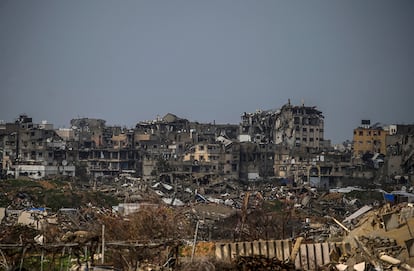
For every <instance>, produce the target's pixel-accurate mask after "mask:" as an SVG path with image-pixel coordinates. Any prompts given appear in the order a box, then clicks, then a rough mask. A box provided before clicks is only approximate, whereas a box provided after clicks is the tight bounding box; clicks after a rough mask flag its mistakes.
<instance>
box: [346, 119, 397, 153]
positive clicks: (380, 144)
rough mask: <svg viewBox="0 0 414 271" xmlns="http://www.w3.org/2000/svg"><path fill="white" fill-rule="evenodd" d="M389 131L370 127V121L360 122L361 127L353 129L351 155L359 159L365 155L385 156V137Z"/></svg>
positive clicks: (378, 127)
mask: <svg viewBox="0 0 414 271" xmlns="http://www.w3.org/2000/svg"><path fill="white" fill-rule="evenodd" d="M388 133H389V131H388V130H386V129H384V128H383V127H381V126H378V125H373V126H371V122H370V120H362V121H361V126H359V127H358V128H356V129H354V135H353V155H354V157H355V158H361V157H362V156H363V155H364V154H365V153H371V154H374V153H381V154H384V155H386V154H387V148H386V140H385V139H386V137H387V135H388Z"/></svg>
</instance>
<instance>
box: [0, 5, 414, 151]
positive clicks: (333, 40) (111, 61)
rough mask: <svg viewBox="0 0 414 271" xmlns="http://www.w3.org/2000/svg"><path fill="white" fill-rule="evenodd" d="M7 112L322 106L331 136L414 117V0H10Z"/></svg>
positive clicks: (3, 10)
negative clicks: (368, 121) (367, 124)
mask: <svg viewBox="0 0 414 271" xmlns="http://www.w3.org/2000/svg"><path fill="white" fill-rule="evenodd" d="M0 90H1V93H0V94H1V96H0V119H3V120H5V121H14V120H15V118H16V117H17V116H18V115H19V114H20V113H26V114H29V115H31V116H32V117H33V119H34V120H35V121H36V122H40V121H41V120H43V119H45V120H48V121H49V122H52V123H54V124H55V127H64V126H66V127H68V126H69V122H70V120H71V119H72V118H76V117H91V118H102V119H105V120H107V123H108V124H110V125H112V124H116V125H126V126H127V127H132V126H134V125H135V124H136V122H138V121H141V120H148V119H154V118H156V116H157V115H160V116H163V115H165V114H166V113H168V112H171V113H174V114H176V115H178V116H180V117H184V118H187V119H189V120H193V121H199V122H213V121H216V123H234V124H238V123H239V122H240V116H241V114H242V113H243V112H254V111H256V109H263V110H267V109H276V108H280V107H281V106H282V105H283V104H285V103H286V102H287V101H288V99H289V98H290V99H291V101H292V103H294V104H297V105H299V104H301V101H302V99H303V100H304V102H305V105H309V106H317V108H318V109H320V110H321V111H322V112H323V114H324V115H325V131H326V132H325V138H326V139H331V140H332V141H333V142H334V143H338V142H342V141H343V140H345V139H352V130H353V129H354V128H355V127H357V126H358V125H359V124H360V120H361V119H371V122H374V123H375V122H381V123H384V124H391V123H406V124H412V123H414V117H413V116H414V114H413V113H414V110H413V108H414V106H413V103H414V1H411V0H407V1H399V0H396V1H391V0H390V1H388V0H387V1H381V0H372V1H371V0H368V1H360V0H350V1H331V0H326V1H315V0H312V1H296V0H292V1H290V0H289V1H288V0H285V1H279V0H251V1H244V0H237V1H231V0H204V1H197V0H188V1H185V0H183V1H181V0H174V1H172V0H165V1H164V0H160V1H158V0H148V1H138V0H133V1H126V0H120V1H113V0H110V1H107V0H70V1H55V0H50V1H46V0H36V1H19V0H10V1H9V0H1V1H0Z"/></svg>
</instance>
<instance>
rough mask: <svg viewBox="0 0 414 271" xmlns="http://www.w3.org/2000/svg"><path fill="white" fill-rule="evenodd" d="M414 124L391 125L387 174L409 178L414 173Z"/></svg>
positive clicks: (399, 177)
mask: <svg viewBox="0 0 414 271" xmlns="http://www.w3.org/2000/svg"><path fill="white" fill-rule="evenodd" d="M413 145H414V125H391V126H390V134H389V135H388V136H387V137H386V146H387V156H386V159H385V168H386V171H387V172H386V175H387V176H389V177H390V178H397V179H401V178H403V179H405V180H407V179H408V176H409V175H412V174H413V173H414V149H413Z"/></svg>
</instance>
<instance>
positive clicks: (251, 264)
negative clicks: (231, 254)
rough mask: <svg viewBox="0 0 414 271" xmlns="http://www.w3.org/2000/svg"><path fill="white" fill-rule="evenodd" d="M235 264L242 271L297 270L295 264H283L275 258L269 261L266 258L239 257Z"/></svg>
mask: <svg viewBox="0 0 414 271" xmlns="http://www.w3.org/2000/svg"><path fill="white" fill-rule="evenodd" d="M235 263H236V266H237V270H240V271H256V270H257V271H265V270H286V271H288V270H296V268H295V265H294V264H293V263H289V262H283V261H280V260H279V259H277V258H275V257H274V258H270V259H269V258H267V257H264V256H239V257H237V259H236V260H235Z"/></svg>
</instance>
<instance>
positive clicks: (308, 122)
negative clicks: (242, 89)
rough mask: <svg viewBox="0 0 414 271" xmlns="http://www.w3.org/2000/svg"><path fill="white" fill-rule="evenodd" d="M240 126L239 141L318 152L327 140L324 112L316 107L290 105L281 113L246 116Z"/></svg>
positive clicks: (248, 114) (278, 111) (280, 111)
mask: <svg viewBox="0 0 414 271" xmlns="http://www.w3.org/2000/svg"><path fill="white" fill-rule="evenodd" d="M240 126H241V127H240V141H252V142H258V143H259V142H261V143H274V144H277V145H285V146H288V147H290V148H294V147H296V148H309V149H315V150H318V149H320V148H321V146H322V145H321V144H322V142H323V138H324V137H323V134H324V116H323V115H322V112H321V111H319V110H317V109H316V107H314V106H313V107H309V106H305V105H304V104H302V105H301V106H293V105H291V104H290V101H289V102H288V103H287V104H285V105H284V106H282V108H281V109H280V110H269V111H257V112H256V113H244V114H243V115H242V122H241V125H240Z"/></svg>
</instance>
